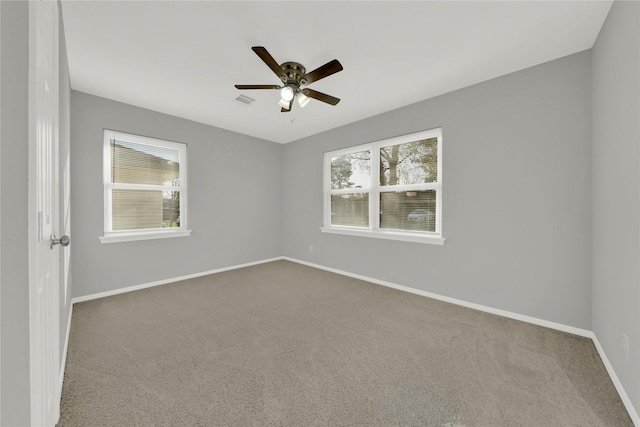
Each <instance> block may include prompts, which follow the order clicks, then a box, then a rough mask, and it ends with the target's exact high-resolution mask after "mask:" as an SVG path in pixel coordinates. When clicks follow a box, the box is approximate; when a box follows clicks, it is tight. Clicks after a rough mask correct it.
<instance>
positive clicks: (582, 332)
mask: <svg viewBox="0 0 640 427" xmlns="http://www.w3.org/2000/svg"><path fill="white" fill-rule="evenodd" d="M282 259H285V260H287V261H291V262H296V263H298V264H303V265H307V266H309V267H314V268H319V269H321V270H326V271H330V272H332V273H336V274H341V275H343V276H347V277H353V278H354V279H359V280H364V281H367V282H371V283H374V284H377V285H382V286H387V287H389V288H393V289H398V290H400V291H404V292H409V293H412V294H416V295H421V296H424V297H427V298H433V299H436V300H439V301H444V302H449V303H451V304H456V305H459V306H462V307H468V308H472V309H474V310H480V311H484V312H487V313H491V314H496V315H498V316H502V317H507V318H509V319H515V320H520V321H523V322H527V323H531V324H534V325H538V326H544V327H546V328H550V329H556V330H559V331H562V332H568V333H571V334H574V335H578V336H581V337H585V338H590V339H591V340H592V341H593V343H594V345H595V347H596V349H597V351H598V354H599V355H600V358H601V359H602V362H603V363H604V366H605V367H606V369H607V372H608V374H609V377H611V381H613V384H614V385H615V387H616V390H617V392H618V394H619V395H620V399H621V400H622V402H623V403H624V406H625V408H626V409H627V412H629V416H630V417H631V420H632V421H633V423H634V425H635V426H636V427H640V417H639V416H638V412H637V411H636V409H635V408H634V407H633V403H632V402H631V399H629V396H628V395H627V392H626V391H625V389H624V387H623V386H622V383H621V382H620V379H619V378H618V376H617V375H616V372H615V370H614V369H613V366H612V365H611V363H610V362H609V359H608V358H607V355H606V353H605V352H604V349H603V348H602V346H601V345H600V342H599V341H598V338H597V337H596V335H595V333H594V332H593V331H589V330H587V329H580V328H575V327H573V326H568V325H564V324H562V323H556V322H550V321H548V320H543V319H538V318H536V317H531V316H525V315H522V314H518V313H513V312H510V311H506V310H500V309H498V308H493V307H488V306H484V305H480V304H475V303H472V302H467V301H463V300H459V299H456V298H450V297H446V296H443V295H438V294H434V293H431V292H427V291H422V290H420V289H415V288H410V287H408V286H402V285H398V284H395V283H391V282H386V281H384V280H378V279H374V278H372V277H367V276H362V275H360V274H354V273H350V272H348V271H344V270H338V269H335V268H331V267H326V266H324V265H320V264H314V263H312V262H307V261H302V260H299V259H295V258H289V257H283V258H282Z"/></svg>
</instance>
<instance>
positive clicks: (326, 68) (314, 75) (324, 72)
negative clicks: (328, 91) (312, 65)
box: [300, 59, 342, 85]
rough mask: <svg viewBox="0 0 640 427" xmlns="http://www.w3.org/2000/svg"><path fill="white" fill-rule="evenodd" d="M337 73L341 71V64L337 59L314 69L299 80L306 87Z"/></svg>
mask: <svg viewBox="0 0 640 427" xmlns="http://www.w3.org/2000/svg"><path fill="white" fill-rule="evenodd" d="M338 71H342V64H341V63H340V61H338V60H337V59H334V60H332V61H329V62H327V63H326V64H324V65H322V66H320V67H318V68H316V69H315V70H313V71H311V72H310V73H307V74H305V75H304V76H302V77H301V78H300V81H301V82H303V84H307V85H308V84H309V83H313V82H317V81H318V80H320V79H324V78H325V77H327V76H330V75H331V74H335V73H337V72H338Z"/></svg>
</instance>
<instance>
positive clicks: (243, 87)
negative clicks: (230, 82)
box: [235, 85, 280, 89]
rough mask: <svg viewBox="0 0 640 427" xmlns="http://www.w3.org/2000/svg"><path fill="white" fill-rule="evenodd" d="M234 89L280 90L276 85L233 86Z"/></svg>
mask: <svg viewBox="0 0 640 427" xmlns="http://www.w3.org/2000/svg"><path fill="white" fill-rule="evenodd" d="M235 86H236V89H280V86H278V85H235Z"/></svg>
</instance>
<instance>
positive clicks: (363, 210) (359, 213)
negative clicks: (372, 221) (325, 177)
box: [331, 193, 369, 227]
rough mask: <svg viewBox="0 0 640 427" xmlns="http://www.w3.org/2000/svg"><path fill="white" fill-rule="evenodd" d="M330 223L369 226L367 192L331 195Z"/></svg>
mask: <svg viewBox="0 0 640 427" xmlns="http://www.w3.org/2000/svg"><path fill="white" fill-rule="evenodd" d="M331 225H348V226H354V227H368V226H369V194H368V193H356V194H339V195H332V196H331Z"/></svg>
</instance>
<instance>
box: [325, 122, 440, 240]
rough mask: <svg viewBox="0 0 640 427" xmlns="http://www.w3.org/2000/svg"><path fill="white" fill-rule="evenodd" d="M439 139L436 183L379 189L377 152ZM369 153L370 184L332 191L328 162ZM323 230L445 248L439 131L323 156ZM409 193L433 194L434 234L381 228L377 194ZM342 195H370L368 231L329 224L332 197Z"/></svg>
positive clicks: (350, 148)
mask: <svg viewBox="0 0 640 427" xmlns="http://www.w3.org/2000/svg"><path fill="white" fill-rule="evenodd" d="M434 137H437V138H438V178H437V182H435V183H421V184H410V185H393V186H380V185H379V182H380V169H379V168H378V167H377V165H378V163H379V162H380V158H379V156H380V148H381V147H388V146H390V145H397V144H404V143H408V142H413V141H419V140H422V139H429V138H434ZM367 150H368V151H370V153H371V165H372V166H371V182H370V184H369V187H368V188H345V189H339V190H335V189H334V190H332V189H331V184H330V183H331V179H330V177H331V158H332V157H337V156H342V155H346V154H352V153H357V152H361V151H367ZM323 187H324V215H323V217H324V226H323V227H320V230H321V231H322V232H323V233H331V234H343V235H348V236H359V237H373V238H378V239H388V240H400V241H406V242H414V243H426V244H433V245H444V241H445V238H444V237H443V236H442V128H435V129H430V130H426V131H422V132H417V133H412V134H408V135H402V136H398V137H394V138H389V139H384V140H380V141H376V142H372V143H369V144H361V145H357V146H354V147H348V148H344V149H341V150H335V151H330V152H326V153H325V154H324V174H323ZM412 190H436V231H435V232H424V231H405V230H391V229H383V228H380V215H378V212H380V193H384V192H385V191H412ZM342 193H348V194H353V193H368V194H369V227H353V226H340V225H332V224H331V195H332V194H342Z"/></svg>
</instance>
